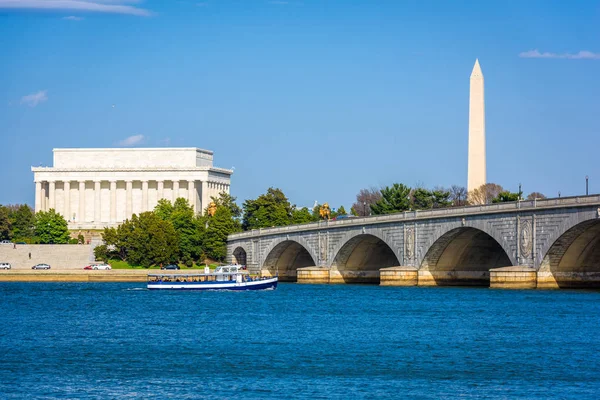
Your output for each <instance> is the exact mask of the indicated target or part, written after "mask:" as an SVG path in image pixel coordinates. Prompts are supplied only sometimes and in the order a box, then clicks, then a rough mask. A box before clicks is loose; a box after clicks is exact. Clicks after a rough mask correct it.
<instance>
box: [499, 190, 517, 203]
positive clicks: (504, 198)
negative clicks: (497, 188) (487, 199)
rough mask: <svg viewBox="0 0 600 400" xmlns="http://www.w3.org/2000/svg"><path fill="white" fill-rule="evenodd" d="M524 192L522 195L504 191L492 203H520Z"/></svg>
mask: <svg viewBox="0 0 600 400" xmlns="http://www.w3.org/2000/svg"><path fill="white" fill-rule="evenodd" d="M522 195H523V192H520V193H512V192H509V191H504V192H500V193H498V196H496V197H495V198H493V199H492V203H505V202H508V201H518V200H519V199H521V196H522Z"/></svg>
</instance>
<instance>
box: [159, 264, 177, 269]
mask: <svg viewBox="0 0 600 400" xmlns="http://www.w3.org/2000/svg"><path fill="white" fill-rule="evenodd" d="M160 269H179V265H176V264H169V265H165V266H163V267H160Z"/></svg>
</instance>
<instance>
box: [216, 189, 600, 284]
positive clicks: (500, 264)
mask: <svg viewBox="0 0 600 400" xmlns="http://www.w3.org/2000/svg"><path fill="white" fill-rule="evenodd" d="M227 254H228V261H229V262H238V263H240V264H246V265H248V268H249V270H251V271H253V272H255V273H262V274H270V275H273V274H276V273H277V274H279V276H280V279H281V280H282V281H296V280H303V279H304V278H307V279H304V281H306V282H310V281H311V279H310V277H313V278H314V279H313V280H312V281H315V282H320V283H381V284H398V285H412V284H418V285H428V286H433V285H477V286H488V285H490V280H491V281H492V286H494V285H496V286H499V287H502V286H503V284H504V283H505V284H506V287H511V285H512V286H513V287H519V285H521V286H522V287H538V288H574V287H600V195H593V196H580V197H563V198H555V199H544V200H532V201H519V202H514V203H498V204H489V205H480V206H467V207H456V208H447V209H437V210H426V211H408V212H403V213H397V214H390V215H381V216H373V217H366V218H346V219H343V220H338V221H322V222H318V223H310V224H302V225H290V226H285V227H278V228H269V229H260V230H253V231H248V232H243V233H239V234H235V235H231V236H229V238H228V243H227ZM394 282H395V283H394ZM511 282H512V284H511Z"/></svg>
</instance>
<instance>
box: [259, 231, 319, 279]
mask: <svg viewBox="0 0 600 400" xmlns="http://www.w3.org/2000/svg"><path fill="white" fill-rule="evenodd" d="M315 265H317V264H316V263H315V260H313V258H312V256H311V255H310V253H309V252H308V250H306V248H305V247H304V246H303V245H301V244H300V243H298V242H296V241H293V240H284V241H282V242H281V243H279V244H277V245H276V246H275V247H273V249H271V251H270V252H269V254H268V255H267V257H266V258H265V262H264V263H263V268H262V271H263V273H265V272H268V273H269V274H271V275H272V276H274V275H275V274H279V281H281V282H296V276H297V273H296V270H297V269H298V268H304V267H312V266H315Z"/></svg>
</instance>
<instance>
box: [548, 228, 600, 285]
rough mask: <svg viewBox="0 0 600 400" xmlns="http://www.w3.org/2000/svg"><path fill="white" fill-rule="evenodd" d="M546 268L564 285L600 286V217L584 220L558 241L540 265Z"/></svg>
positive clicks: (557, 283) (558, 282) (559, 283)
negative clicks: (599, 218)
mask: <svg viewBox="0 0 600 400" xmlns="http://www.w3.org/2000/svg"><path fill="white" fill-rule="evenodd" d="M544 271H549V272H550V273H551V274H552V278H553V279H554V281H556V285H558V287H560V288H600V220H589V221H584V222H581V223H579V224H577V225H575V226H573V227H571V228H570V229H568V230H567V231H566V232H565V233H563V234H562V235H561V236H560V237H559V238H558V239H557V240H556V241H554V243H552V245H551V246H550V248H549V249H548V251H547V252H546V254H545V255H544V258H543V259H542V262H541V264H540V272H544Z"/></svg>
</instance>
